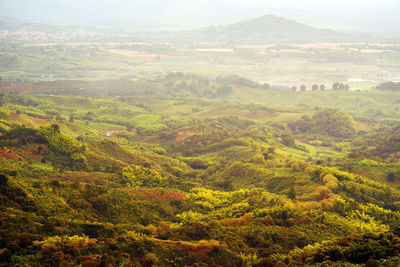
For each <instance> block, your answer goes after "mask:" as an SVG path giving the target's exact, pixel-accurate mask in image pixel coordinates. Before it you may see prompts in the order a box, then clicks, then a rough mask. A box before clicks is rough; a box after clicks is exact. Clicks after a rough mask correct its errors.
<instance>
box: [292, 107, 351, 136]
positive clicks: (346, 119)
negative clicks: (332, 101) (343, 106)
mask: <svg viewBox="0 0 400 267" xmlns="http://www.w3.org/2000/svg"><path fill="white" fill-rule="evenodd" d="M289 127H290V128H291V129H292V130H293V131H299V132H301V133H312V134H326V135H329V136H332V137H337V138H351V137H354V136H355V134H356V129H355V127H354V121H353V118H352V117H351V116H350V115H349V114H347V113H345V112H343V111H338V110H332V109H325V110H320V111H317V112H316V113H315V114H314V115H313V117H312V118H310V117H308V116H306V115H304V116H303V117H302V118H301V120H298V121H297V122H294V123H290V124H289Z"/></svg>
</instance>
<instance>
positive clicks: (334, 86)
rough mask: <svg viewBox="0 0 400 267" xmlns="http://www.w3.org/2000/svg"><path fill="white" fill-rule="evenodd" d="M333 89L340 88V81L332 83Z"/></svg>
mask: <svg viewBox="0 0 400 267" xmlns="http://www.w3.org/2000/svg"><path fill="white" fill-rule="evenodd" d="M332 90H339V83H338V82H335V83H334V84H333V85H332Z"/></svg>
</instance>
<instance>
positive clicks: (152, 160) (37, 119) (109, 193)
mask: <svg viewBox="0 0 400 267" xmlns="http://www.w3.org/2000/svg"><path fill="white" fill-rule="evenodd" d="M82 83H83V82H81V81H79V82H78V81H77V82H74V81H71V82H64V81H60V82H52V83H39V84H27V85H26V87H24V88H22V87H21V91H19V93H20V94H19V95H18V94H10V92H9V91H6V90H4V91H5V92H6V94H5V95H2V96H1V104H2V106H1V108H0V117H1V120H0V131H1V137H0V148H1V150H0V158H1V159H0V161H1V168H0V209H1V216H2V217H1V224H0V246H1V250H0V259H1V263H0V265H1V266H24V264H28V265H30V266H308V265H315V266H397V265H399V264H400V258H399V257H398V255H399V253H400V228H399V223H398V222H399V219H400V213H399V211H400V191H399V189H398V188H399V185H400V178H399V177H400V175H399V173H400V162H399V152H400V148H399V147H398V145H397V140H398V135H399V133H398V131H399V126H398V124H397V122H396V120H397V113H396V111H395V109H393V110H394V112H392V113H389V112H388V111H387V109H386V107H387V106H389V105H391V101H396V100H395V99H394V97H395V98H397V97H398V95H397V92H382V91H371V92H368V91H365V92H347V91H338V90H336V91H335V90H333V91H330V90H329V91H325V90H322V91H308V92H299V91H293V90H282V88H273V87H271V86H269V85H266V84H264V85H259V84H257V83H254V82H252V81H250V80H247V79H244V78H240V77H237V76H225V77H219V78H216V79H211V80H210V79H206V78H204V77H202V76H196V75H187V74H186V75H183V74H169V75H167V76H163V77H159V78H155V79H151V80H143V81H135V82H132V81H126V82H122V81H121V83H120V84H119V85H120V86H119V88H120V91H111V90H107V88H109V84H108V83H107V82H87V83H86V85H85V88H86V89H83V90H80V89H78V88H79V87H81V86H83V85H82ZM182 84H185V85H184V86H183V85H182ZM125 85H126V86H125ZM153 85H154V86H153ZM114 86H115V84H114ZM146 86H148V87H146ZM174 86H177V87H176V90H174V89H173V88H174ZM182 86H183V87H185V88H187V90H183V89H182V91H180V89H179V88H182ZM74 87H75V88H76V89H74ZM44 88H53V89H52V90H48V91H46V90H45V89H44ZM67 88H69V89H70V90H71V91H68V89H67ZM146 88H147V89H146ZM221 88H230V89H229V90H228V89H221ZM139 89H140V90H139ZM283 89H284V88H283ZM138 90H139V91H138ZM168 90H170V91H168ZM249 90H255V91H254V92H259V93H260V95H262V94H265V96H264V97H266V96H269V98H270V100H269V101H270V102H271V103H272V102H273V103H274V105H266V104H264V105H263V104H255V103H248V102H247V103H246V101H242V103H238V102H237V101H235V99H236V98H239V97H243V95H245V92H246V91H249ZM79 92H80V93H79ZM148 92H151V93H148ZM183 92H188V93H187V94H186V95H182V94H183ZM27 93H31V94H27ZM67 93H68V95H65V94H67ZM111 93H112V94H111ZM332 94H336V95H337V96H338V97H340V98H341V99H342V100H343V101H342V102H341V104H340V105H339V104H338V103H337V104H335V103H334V104H333V106H331V108H327V107H321V106H322V105H320V103H322V102H323V101H324V99H326V98H327V97H329V96H330V95H332ZM388 94H390V95H388ZM283 96H285V97H283ZM288 96H289V97H288ZM290 96H292V98H293V99H296V100H291V98H290ZM356 96H357V98H356ZM243 99H244V98H242V100H243ZM302 99H303V100H304V101H306V102H307V103H308V105H305V104H303V105H300V104H294V103H296V102H292V101H302ZM310 99H312V101H311V100H310ZM359 99H361V101H364V102H368V101H372V99H373V101H375V108H376V110H375V111H374V114H375V117H370V116H369V114H370V112H371V111H368V110H364V109H363V108H360V109H358V110H357V111H355V110H354V107H353V105H352V103H355V102H357V101H360V100H359ZM378 101H379V102H378ZM358 103H363V102H358ZM334 105H337V106H334ZM360 106H362V105H360ZM393 108H394V107H393ZM378 113H379V114H378Z"/></svg>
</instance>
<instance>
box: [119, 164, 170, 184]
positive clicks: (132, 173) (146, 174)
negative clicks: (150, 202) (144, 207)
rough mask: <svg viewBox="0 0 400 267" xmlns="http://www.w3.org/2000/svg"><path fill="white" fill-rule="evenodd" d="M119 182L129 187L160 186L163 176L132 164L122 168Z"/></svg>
mask: <svg viewBox="0 0 400 267" xmlns="http://www.w3.org/2000/svg"><path fill="white" fill-rule="evenodd" d="M121 182H122V183H124V184H126V185H129V186H131V187H135V186H145V187H157V186H162V183H163V178H162V176H161V175H160V174H159V173H158V172H156V171H154V170H150V169H148V168H144V167H141V166H134V165H133V166H127V167H124V168H123V169H122V176H121Z"/></svg>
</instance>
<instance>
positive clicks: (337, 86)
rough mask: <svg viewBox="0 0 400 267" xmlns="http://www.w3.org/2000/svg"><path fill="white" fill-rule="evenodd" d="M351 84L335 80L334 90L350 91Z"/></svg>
mask: <svg viewBox="0 0 400 267" xmlns="http://www.w3.org/2000/svg"><path fill="white" fill-rule="evenodd" d="M349 88H350V87H349V85H348V84H344V83H338V82H335V83H334V84H332V90H342V91H349Z"/></svg>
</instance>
